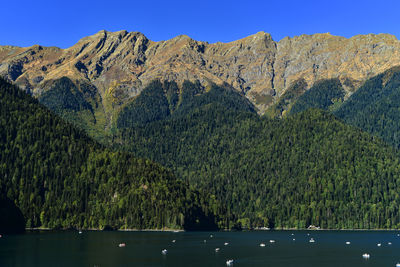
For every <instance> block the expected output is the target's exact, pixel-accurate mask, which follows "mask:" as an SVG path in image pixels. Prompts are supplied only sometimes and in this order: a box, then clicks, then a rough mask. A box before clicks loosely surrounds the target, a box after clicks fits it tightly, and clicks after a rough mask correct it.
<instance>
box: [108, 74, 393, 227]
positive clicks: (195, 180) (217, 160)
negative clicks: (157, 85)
mask: <svg viewBox="0 0 400 267" xmlns="http://www.w3.org/2000/svg"><path fill="white" fill-rule="evenodd" d="M330 83H331V84H333V85H332V86H335V85H336V81H334V80H333V81H330ZM191 87H192V88H195V87H196V86H195V85H194V84H192V86H191ZM187 88H189V87H188V86H187ZM325 88H327V87H326V84H325ZM200 90H201V88H199V89H197V90H192V92H193V93H192V96H191V97H190V98H186V100H181V103H180V105H182V106H183V107H192V108H191V109H186V110H185V112H179V109H180V106H179V105H178V107H177V108H176V110H175V111H174V113H172V114H170V115H169V116H167V117H166V118H165V119H162V120H156V121H153V122H150V123H147V124H145V125H142V126H140V127H133V128H129V127H124V128H122V129H120V130H119V132H118V134H116V136H115V140H116V143H118V144H119V145H118V148H119V149H126V148H128V149H129V150H130V151H132V152H133V153H135V154H136V155H137V156H140V157H147V158H150V159H152V160H154V161H157V162H159V163H161V164H163V165H165V166H166V167H168V168H171V169H172V170H173V171H174V172H175V173H176V174H177V176H178V177H180V178H181V179H182V180H183V181H185V182H188V183H189V184H190V185H191V186H193V187H194V188H197V189H201V190H204V191H206V192H209V198H210V199H215V200H217V201H216V203H222V204H223V205H221V206H216V207H214V210H217V214H218V215H219V218H220V221H219V226H220V227H222V228H239V227H249V228H252V227H262V226H266V227H275V228H289V227H290V228H292V227H293V228H305V227H308V226H309V225H310V224H313V225H317V226H321V227H323V228H331V229H339V228H340V229H341V228H346V229H352V228H366V229H372V228H396V227H400V211H399V204H400V202H399V201H400V198H399V194H398V188H399V185H400V177H399V174H400V172H399V171H400V167H399V154H398V153H397V151H395V150H394V149H393V148H392V147H390V146H388V145H387V144H385V143H384V142H382V141H381V140H379V138H376V137H373V136H370V135H369V134H367V133H364V132H362V131H361V130H359V129H356V128H354V127H352V126H348V125H346V124H344V123H342V122H341V121H340V120H338V119H337V118H335V117H334V116H333V115H330V114H329V113H328V112H327V111H322V110H318V109H308V110H306V111H303V112H300V113H296V114H294V115H292V116H289V117H288V118H285V119H269V118H266V117H265V118H261V117H259V116H258V115H257V114H256V113H255V111H254V110H251V109H249V108H248V106H247V103H246V102H245V101H244V102H240V101H237V99H238V98H239V97H240V95H239V94H237V93H234V92H231V91H230V89H229V88H224V87H218V86H214V88H213V89H211V90H210V91H209V92H205V93H203V94H198V93H197V92H198V91H200ZM216 91H220V92H223V91H225V94H226V95H225V97H224V99H223V101H224V102H231V103H236V104H235V105H234V106H235V108H234V109H232V108H229V107H227V106H226V105H225V104H224V103H221V102H220V100H218V101H214V98H212V97H208V94H213V92H216ZM159 92H160V97H163V96H162V95H163V94H165V91H164V93H162V90H159ZM340 96H341V94H340V92H339V93H338V94H335V95H334V96H333V97H334V98H337V97H340ZM333 97H332V98H333ZM230 98H231V99H230ZM332 98H331V97H329V99H332ZM205 99H206V100H207V101H206V100H205ZM232 99H235V100H232ZM142 101H143V100H142ZM185 101H186V103H185ZM143 102H145V101H143ZM305 103H306V102H305ZM324 103H327V104H324V105H323V107H326V106H329V105H330V104H329V101H325V102H324ZM129 108H130V107H129V106H127V109H129ZM122 114H126V111H123V112H122ZM130 118H131V119H132V117H130ZM123 125H127V124H126V123H125V124H123ZM131 125H134V123H131Z"/></svg>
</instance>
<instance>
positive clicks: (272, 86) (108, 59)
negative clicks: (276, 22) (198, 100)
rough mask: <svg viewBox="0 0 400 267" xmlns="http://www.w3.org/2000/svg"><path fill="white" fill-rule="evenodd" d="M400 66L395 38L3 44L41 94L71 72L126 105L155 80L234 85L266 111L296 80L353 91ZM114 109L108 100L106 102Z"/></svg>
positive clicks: (4, 71)
mask: <svg viewBox="0 0 400 267" xmlns="http://www.w3.org/2000/svg"><path fill="white" fill-rule="evenodd" d="M396 65H400V42H399V41H398V40H397V39H396V38H395V37H394V36H392V35H388V34H379V35H374V34H369V35H358V36H354V37H352V38H349V39H347V38H344V37H339V36H332V35H330V34H329V33H327V34H314V35H301V36H296V37H294V38H288V37H286V38H284V39H282V40H281V41H279V42H275V41H274V40H273V39H272V38H271V36H270V35H269V34H267V33H264V32H259V33H257V34H255V35H252V36H249V37H246V38H244V39H241V40H238V41H234V42H231V43H214V44H209V43H206V42H200V41H195V40H193V39H191V38H189V37H188V36H185V35H181V36H177V37H175V38H173V39H171V40H168V41H160V42H153V41H151V40H149V39H147V38H146V37H145V36H144V35H143V34H141V33H139V32H126V31H119V32H107V31H100V32H98V33H97V34H95V35H92V36H89V37H85V38H83V39H81V40H80V41H79V42H78V43H77V44H75V45H74V46H72V47H70V48H68V49H60V48H56V47H42V46H38V45H35V46H32V47H28V48H21V47H12V46H0V75H1V76H3V77H6V78H7V79H9V80H10V81H13V82H15V83H16V84H18V85H19V86H20V87H22V88H25V89H26V90H28V91H30V92H31V93H33V94H34V95H40V94H41V93H42V92H43V90H46V89H47V88H48V87H49V85H50V84H51V82H52V81H54V80H57V79H59V78H61V77H64V76H66V77H69V78H70V79H71V80H73V81H79V82H81V83H82V82H86V83H90V84H92V85H95V86H96V87H97V90H98V92H99V93H100V95H101V96H102V99H103V101H108V100H110V99H111V101H112V102H114V103H119V104H122V103H124V102H126V101H127V99H129V98H130V97H132V96H135V95H137V94H138V93H139V92H140V91H141V90H142V89H143V88H144V87H145V86H146V85H147V84H148V83H149V82H150V81H152V80H154V79H162V80H175V81H177V82H178V84H180V83H182V82H183V81H184V80H192V81H193V80H199V81H200V82H201V83H202V84H203V85H204V86H207V85H208V84H209V83H210V82H214V83H217V84H220V83H223V82H226V83H228V84H230V85H232V86H233V87H234V88H236V89H237V90H240V91H242V92H243V93H245V95H246V96H247V97H248V98H249V99H250V100H251V101H252V102H253V103H254V104H255V105H256V106H257V107H258V108H259V110H260V112H261V113H262V112H263V111H265V109H266V108H267V107H268V106H269V105H271V104H272V103H273V102H274V101H275V102H276V101H277V99H279V97H280V96H281V95H282V94H283V93H284V92H285V91H286V90H287V89H288V88H289V87H290V86H291V85H292V84H293V83H294V82H296V81H298V80H299V79H304V81H305V82H306V83H307V86H308V87H310V86H312V85H313V84H314V83H315V82H316V81H318V80H321V79H328V78H339V79H340V80H341V82H342V83H343V84H344V85H345V89H346V90H347V94H348V95H350V94H351V92H352V91H354V90H355V89H357V88H358V87H359V86H360V84H361V83H362V82H363V81H365V80H366V79H367V78H369V77H371V76H374V75H376V74H378V73H381V72H383V71H385V70H386V69H389V68H390V67H393V66H396ZM105 106H106V105H105Z"/></svg>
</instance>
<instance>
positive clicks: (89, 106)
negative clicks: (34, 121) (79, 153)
mask: <svg viewBox="0 0 400 267" xmlns="http://www.w3.org/2000/svg"><path fill="white" fill-rule="evenodd" d="M50 83H51V85H49V86H50V89H49V90H47V91H46V92H44V93H43V94H42V95H41V96H40V97H39V102H40V103H41V104H43V105H45V106H46V107H48V108H49V109H51V110H52V111H54V112H55V113H56V114H58V115H59V116H61V117H62V118H63V119H65V120H67V121H68V122H71V123H72V124H74V125H76V126H78V127H79V128H81V129H83V130H85V131H86V132H87V133H88V134H89V135H90V136H93V137H95V138H96V139H98V140H100V141H103V140H104V137H105V135H106V132H105V127H106V126H107V125H106V124H107V122H106V114H105V112H104V108H103V106H102V104H101V103H102V101H101V97H100V95H99V94H98V92H97V89H96V88H95V87H94V86H92V85H89V84H86V83H78V84H75V83H73V82H72V81H71V80H70V79H69V78H67V77H63V78H61V79H59V80H55V81H51V82H49V84H50Z"/></svg>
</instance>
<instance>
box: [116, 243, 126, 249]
mask: <svg viewBox="0 0 400 267" xmlns="http://www.w3.org/2000/svg"><path fill="white" fill-rule="evenodd" d="M118 247H120V248H124V247H126V244H125V243H120V244H119V245H118Z"/></svg>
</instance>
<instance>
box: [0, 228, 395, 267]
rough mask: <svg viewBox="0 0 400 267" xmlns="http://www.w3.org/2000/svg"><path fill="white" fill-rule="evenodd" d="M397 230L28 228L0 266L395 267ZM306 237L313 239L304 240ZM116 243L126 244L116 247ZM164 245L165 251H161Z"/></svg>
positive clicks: (7, 244) (6, 249) (0, 241)
mask: <svg viewBox="0 0 400 267" xmlns="http://www.w3.org/2000/svg"><path fill="white" fill-rule="evenodd" d="M399 234H400V232H399V231H249V232H179V233H174V232H98V231H83V233H82V234H79V233H78V232H77V231H59V232H55V231H54V232H53V231H49V232H28V233H26V234H23V235H10V236H3V237H2V238H0V266H24V267H25V266H91V267H93V266H98V267H102V266H207V267H211V266H226V261H227V260H228V259H233V260H234V263H233V266H273V267H283V266H285V267H288V266H296V267H299V266H304V267H305V266H307V267H310V266H318V267H321V266H341V267H345V266H352V267H354V266H369V267H370V266H377V267H378V266H379V267H382V266H389V267H390V266H393V267H395V266H396V263H398V262H399V263H400V236H399ZM311 238H313V240H314V241H315V242H314V243H310V242H309V241H310V239H311ZM293 239H295V240H293ZM270 240H274V241H275V242H273V243H271V242H270ZM346 242H350V244H346ZM389 242H390V243H391V244H390V243H389ZM121 243H125V244H126V246H125V247H119V244H121ZM225 243H228V244H226V245H225ZM261 243H264V244H265V247H261V246H260V244H261ZM378 244H381V245H380V246H378ZM216 248H219V249H220V250H219V252H216V251H215V249H216ZM163 249H167V253H166V255H163V254H162V252H161V251H162V250H163ZM364 253H368V254H370V258H369V259H364V258H363V257H362V255H363V254H364Z"/></svg>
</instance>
